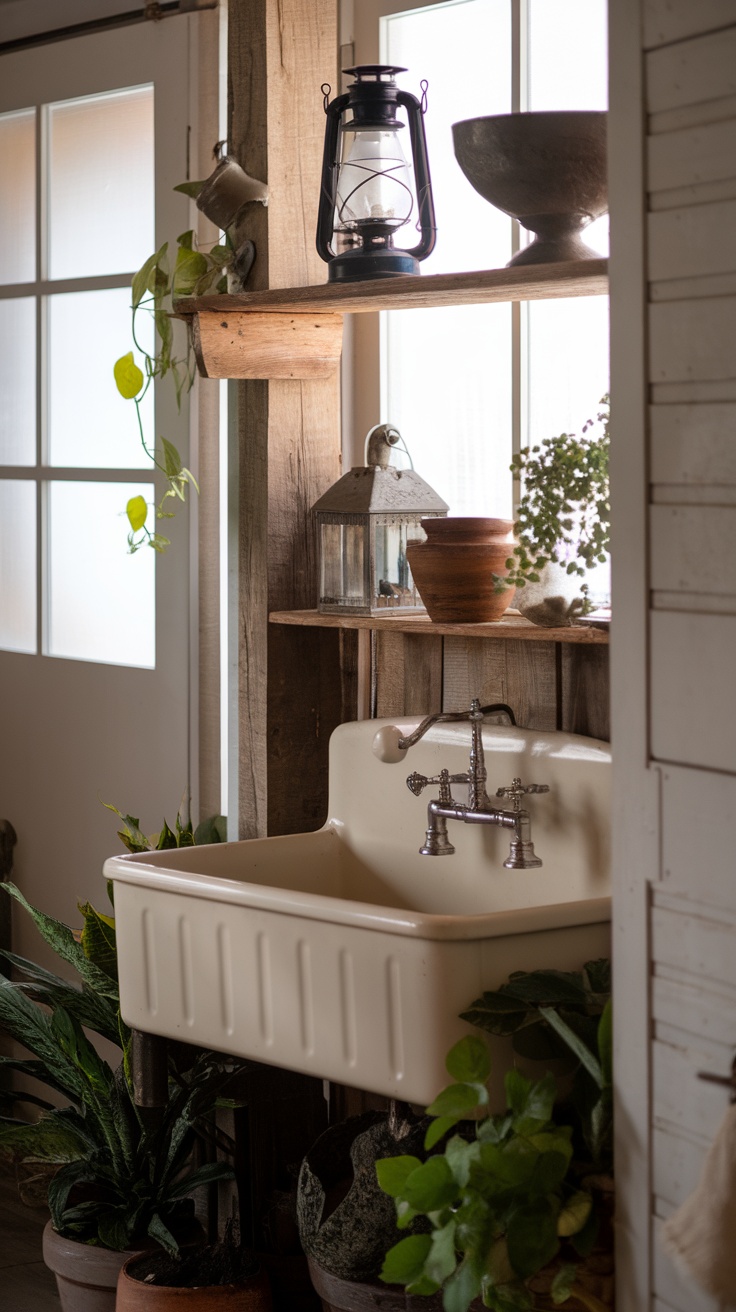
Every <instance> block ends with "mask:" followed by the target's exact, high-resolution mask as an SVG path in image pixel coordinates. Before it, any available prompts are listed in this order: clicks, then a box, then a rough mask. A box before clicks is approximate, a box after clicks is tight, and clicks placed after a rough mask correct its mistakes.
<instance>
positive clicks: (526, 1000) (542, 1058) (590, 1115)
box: [462, 958, 613, 1172]
mask: <svg viewBox="0 0 736 1312" xmlns="http://www.w3.org/2000/svg"><path fill="white" fill-rule="evenodd" d="M610 997H611V963H610V961H608V960H607V959H606V958H599V959H598V960H596V961H587V962H586V963H585V965H584V966H583V969H582V970H581V971H561V970H536V971H528V972H527V971H516V972H515V973H514V974H513V975H511V976H510V977H509V980H508V983H506V984H502V986H501V988H500V989H499V990H498V991H497V992H489V993H484V994H483V995H482V996H481V997H480V998H476V1000H475V1002H472V1003H471V1005H470V1007H469V1008H468V1010H467V1011H464V1012H463V1013H462V1019H463V1020H467V1021H469V1022H470V1024H471V1025H477V1026H478V1028H479V1029H483V1030H486V1031H487V1033H489V1034H497V1035H501V1036H509V1035H510V1036H511V1037H512V1040H513V1046H514V1049H515V1051H516V1052H517V1053H518V1054H519V1056H520V1057H525V1058H530V1059H532V1060H533V1061H539V1062H549V1061H551V1060H559V1059H571V1060H572V1063H573V1068H572V1072H571V1079H572V1088H571V1092H570V1095H569V1102H570V1104H571V1110H572V1112H573V1114H574V1116H575V1118H576V1121H577V1123H578V1125H579V1128H580V1131H581V1134H582V1139H583V1143H582V1145H581V1150H582V1151H584V1152H585V1153H586V1155H587V1156H588V1157H589V1159H590V1162H591V1164H592V1166H593V1168H594V1170H596V1171H603V1172H607V1171H610V1170H611V1165H612V1150H613V1085H612V1078H613V1073H612V1013H611V1002H610Z"/></svg>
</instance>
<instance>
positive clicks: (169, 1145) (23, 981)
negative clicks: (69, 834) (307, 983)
mask: <svg viewBox="0 0 736 1312" xmlns="http://www.w3.org/2000/svg"><path fill="white" fill-rule="evenodd" d="M3 887H4V888H5V889H6V890H7V892H8V893H9V894H10V895H11V896H12V897H14V898H15V899H16V900H17V901H18V902H19V903H20V904H21V905H22V906H23V907H24V908H25V909H26V911H27V912H28V913H29V915H30V916H31V917H32V918H33V920H34V922H35V924H36V926H37V928H38V929H39V931H40V933H41V935H42V937H43V938H44V939H45V940H46V942H47V943H49V944H50V946H51V947H52V948H53V949H54V951H55V952H56V953H57V955H58V956H59V958H60V959H61V960H62V961H63V962H64V963H65V964H66V965H68V966H72V967H73V968H74V970H75V971H76V972H77V975H78V976H79V979H80V981H81V986H79V985H76V984H74V983H71V982H69V981H68V980H66V979H63V978H61V977H60V976H58V975H56V974H54V973H52V972H51V971H48V970H46V969H45V968H43V967H41V966H38V965H36V964H34V963H33V962H32V961H29V960H27V959H26V958H24V957H19V956H17V955H16V954H14V953H11V952H4V953H3V956H4V958H5V960H6V961H7V962H8V964H9V965H10V966H11V967H13V968H14V971H15V974H16V977H17V978H15V979H11V978H9V977H8V976H7V975H5V974H0V1025H2V1026H3V1027H4V1028H5V1030H6V1032H7V1033H8V1034H9V1035H10V1036H11V1037H12V1038H13V1039H15V1040H16V1041H17V1042H18V1043H20V1044H21V1045H22V1046H23V1047H24V1048H26V1049H27V1051H28V1052H29V1053H30V1054H31V1056H30V1057H22V1058H16V1057H4V1058H0V1066H2V1067H5V1069H9V1070H15V1071H18V1072H20V1073H22V1074H23V1075H24V1076H30V1077H32V1078H33V1079H34V1080H35V1081H38V1082H39V1083H41V1084H45V1085H46V1086H47V1088H48V1089H50V1090H52V1091H53V1092H54V1093H55V1094H57V1095H59V1094H60V1095H61V1096H62V1097H63V1098H64V1099H66V1100H67V1103H66V1105H65V1106H62V1107H57V1106H54V1105H53V1104H52V1103H51V1102H49V1101H48V1100H47V1099H44V1098H42V1097H40V1096H38V1095H37V1094H31V1093H26V1094H21V1093H18V1094H12V1095H8V1096H9V1098H10V1099H11V1100H12V1101H16V1102H22V1101H25V1102H27V1103H29V1104H30V1105H31V1106H33V1107H36V1108H40V1110H41V1116H40V1119H39V1120H38V1121H36V1122H35V1123H34V1124H29V1123H28V1122H27V1121H24V1120H19V1119H16V1118H13V1117H10V1116H3V1117H0V1146H4V1147H6V1148H9V1149H11V1150H13V1151H14V1152H15V1153H17V1154H19V1155H20V1156H21V1157H23V1158H25V1159H28V1158H31V1159H33V1160H36V1161H42V1162H47V1163H53V1164H56V1165H57V1166H58V1170H57V1171H56V1174H55V1175H54V1177H53V1179H52V1181H51V1184H50V1186H49V1192H48V1202H49V1208H50V1211H51V1219H52V1222H53V1226H54V1229H55V1230H56V1231H58V1232H59V1234H60V1235H62V1236H66V1237H67V1238H69V1239H73V1240H77V1241H81V1243H82V1244H91V1245H99V1246H102V1247H103V1248H108V1249H114V1250H117V1251H121V1250H126V1249H130V1248H131V1247H139V1246H141V1245H142V1243H143V1242H144V1241H146V1240H151V1241H154V1242H155V1243H157V1244H159V1245H160V1246H161V1247H162V1248H164V1249H166V1250H167V1251H169V1252H172V1253H174V1252H176V1251H177V1250H178V1242H177V1229H178V1225H179V1223H180V1222H181V1221H182V1220H184V1219H185V1218H186V1217H187V1216H189V1215H191V1211H192V1209H191V1203H190V1202H188V1201H187V1200H188V1196H189V1195H190V1193H191V1191H192V1190H193V1189H195V1188H197V1187H198V1186H199V1185H203V1184H207V1183H209V1182H212V1181H216V1180H222V1179H229V1178H232V1174H233V1173H232V1170H231V1168H230V1167H229V1166H228V1165H227V1164H226V1163H224V1162H222V1161H216V1162H209V1163H206V1164H205V1165H203V1166H200V1167H198V1168H194V1167H192V1165H191V1163H190V1155H191V1149H192V1145H193V1140H194V1138H195V1136H197V1135H201V1136H204V1137H206V1138H209V1139H212V1137H213V1129H212V1125H211V1122H210V1117H211V1113H212V1112H213V1111H214V1108H215V1107H216V1106H217V1105H218V1102H219V1101H220V1100H221V1098H222V1095H223V1093H224V1090H225V1088H226V1085H227V1083H228V1080H229V1079H230V1077H231V1072H230V1071H229V1070H228V1069H227V1068H226V1065H225V1063H224V1061H223V1059H222V1058H220V1057H219V1056H218V1055H217V1054H215V1053H212V1052H208V1051H198V1052H196V1053H194V1054H193V1055H192V1053H191V1052H189V1053H188V1056H187V1058H186V1059H185V1060H183V1061H181V1062H179V1064H178V1065H174V1064H173V1063H171V1064H170V1079H169V1095H170V1096H169V1101H168V1104H167V1106H166V1107H165V1108H164V1109H163V1111H162V1113H161V1116H160V1118H159V1119H158V1120H157V1121H156V1122H155V1123H151V1122H150V1121H149V1120H147V1119H146V1118H144V1116H143V1115H142V1114H141V1112H140V1111H139V1110H138V1108H137V1107H136V1105H135V1103H134V1100H133V1092H132V1085H131V1079H130V1066H129V1048H130V1032H129V1031H128V1029H127V1027H126V1026H125V1025H124V1023H123V1021H122V1019H121V1017H120V1012H119V997H118V985H117V960H116V951H115V922H114V919H113V917H112V916H108V915H104V914H102V913H99V912H97V911H95V910H94V908H93V907H91V906H90V904H89V903H86V904H85V905H83V906H80V912H81V914H82V918H83V929H82V932H81V936H80V937H79V938H77V936H76V935H75V934H74V933H73V931H72V930H71V929H70V928H69V927H68V926H66V925H64V924H62V923H61V922H60V921H58V920H55V919H54V918H53V917H51V916H48V915H45V914H44V913H43V912H41V911H39V910H37V909H36V908H34V907H32V906H31V905H30V904H29V903H28V902H27V901H26V899H25V898H24V897H23V895H22V893H21V892H20V891H19V890H18V889H17V888H16V887H15V886H14V885H12V884H4V885H3ZM85 1031H92V1032H93V1033H94V1034H98V1035H100V1036H101V1037H103V1038H105V1039H107V1040H108V1041H109V1042H111V1043H114V1044H116V1045H117V1046H118V1047H119V1048H120V1049H122V1060H121V1062H120V1064H119V1065H118V1066H117V1068H116V1069H113V1068H112V1067H111V1066H110V1065H109V1064H108V1063H107V1062H106V1061H105V1060H103V1059H102V1058H101V1057H100V1056H99V1054H98V1053H97V1051H96V1049H95V1047H94V1046H93V1044H92V1043H91V1042H90V1040H89V1038H88V1037H87V1034H86V1033H85ZM218 1144H219V1145H220V1146H223V1136H221V1135H218ZM226 1146H229V1145H226Z"/></svg>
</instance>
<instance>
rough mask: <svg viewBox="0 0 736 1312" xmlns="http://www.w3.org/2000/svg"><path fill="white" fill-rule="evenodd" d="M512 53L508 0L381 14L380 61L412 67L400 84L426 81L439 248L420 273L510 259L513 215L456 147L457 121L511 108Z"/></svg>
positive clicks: (415, 86)
mask: <svg viewBox="0 0 736 1312" xmlns="http://www.w3.org/2000/svg"><path fill="white" fill-rule="evenodd" d="M453 53H454V54H455V58H454V59H453V58H452V55H453ZM510 54H511V7H510V5H509V3H508V0H463V3H461V4H457V3H454V2H453V3H450V4H439V5H433V6H432V7H431V8H429V9H418V10H413V11H409V12H408V13H403V14H395V15H393V16H392V17H389V18H383V19H381V59H382V61H383V62H385V63H389V64H399V65H402V66H404V67H406V68H407V69H408V70H409V71H408V73H405V74H403V75H399V77H398V78H397V81H398V82H399V85H400V86H403V87H405V88H406V90H407V91H411V92H413V94H414V95H420V90H419V83H420V82H421V80H422V79H423V78H426V79H427V81H428V82H429V90H428V108H427V113H426V114H425V116H424V127H425V131H426V133H427V152H428V155H429V167H430V172H431V176H432V192H433V195H434V203H435V210H436V213H437V245H436V246H435V249H434V252H433V253H432V255H430V257H429V259H427V260H424V261H423V263H422V266H421V267H422V271H423V272H426V273H447V272H450V271H455V272H459V271H462V270H468V269H493V268H496V267H498V266H499V265H503V264H506V262H507V260H509V259H510V258H511V220H510V219H509V218H507V217H506V215H505V214H501V212H500V210H497V209H494V208H493V206H492V205H489V204H488V201H485V200H483V198H482V197H481V196H479V195H478V193H477V191H475V190H474V189H473V187H471V185H470V183H469V182H468V180H467V178H466V177H465V175H464V173H462V171H461V169H460V166H459V164H458V163H457V160H456V159H455V154H454V151H453V145H452V124H453V123H457V122H459V121H460V120H461V119H465V118H476V117H478V116H480V115H486V114H508V113H509V112H510V110H511V59H510ZM453 70H454V71H453ZM405 135H406V136H408V132H407V133H406V134H405ZM406 149H407V152H408V150H409V147H408V144H407V147H406ZM411 244H412V245H413V244H414V242H413V241H412V243H411Z"/></svg>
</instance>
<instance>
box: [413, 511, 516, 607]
mask: <svg viewBox="0 0 736 1312" xmlns="http://www.w3.org/2000/svg"><path fill="white" fill-rule="evenodd" d="M422 528H423V529H424V531H425V533H426V534H427V541H426V542H412V543H411V544H410V545H409V546H408V547H407V549H406V557H407V560H408V561H409V565H410V568H411V572H412V576H413V579H414V582H415V583H416V585H417V589H418V591H419V595H420V597H421V598H422V601H423V602H424V604H425V606H426V607H427V613H428V615H429V618H430V619H432V620H437V621H444V622H446V623H447V622H449V623H461V624H472V623H476V624H477V623H483V622H485V621H489V620H498V619H500V618H501V616H502V615H503V613H504V611H505V610H507V609H508V607H509V606H510V605H511V602H512V600H513V596H514V589H513V588H507V589H506V590H505V591H504V592H501V593H498V592H496V591H495V589H494V582H493V575H494V574H497V575H499V576H501V577H504V576H505V575H506V574H507V573H508V570H507V568H506V561H507V560H508V558H509V554H510V551H511V548H512V546H513V541H514V539H513V536H512V529H513V522H512V520H510V519H483V518H465V517H459V518H447V519H423V520H422Z"/></svg>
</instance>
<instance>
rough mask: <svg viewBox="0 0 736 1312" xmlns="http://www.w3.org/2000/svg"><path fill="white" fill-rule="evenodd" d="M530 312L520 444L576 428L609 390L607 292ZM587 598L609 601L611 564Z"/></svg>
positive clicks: (592, 577) (592, 579)
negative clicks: (526, 390)
mask: <svg viewBox="0 0 736 1312" xmlns="http://www.w3.org/2000/svg"><path fill="white" fill-rule="evenodd" d="M528 314H529V408H528V417H529V424H528V432H527V436H526V438H525V439H523V444H524V445H533V444H534V443H535V442H540V441H542V439H543V438H545V437H553V436H554V435H555V434H556V433H564V432H568V433H578V434H579V433H580V431H581V429H582V427H583V424H584V423H585V422H586V420H587V419H594V418H595V416H596V415H597V413H598V402H599V400H600V398H601V397H602V396H603V395H604V393H606V392H607V391H608V387H609V374H608V297H607V296H591V297H584V298H582V297H581V298H579V299H578V298H576V299H571V300H562V301H532V302H530V303H529V307H528ZM585 581H586V582H587V583H588V586H589V588H590V595H591V599H592V600H593V601H594V602H595V603H596V604H597V605H605V604H608V601H609V595H610V568H609V566H608V565H602V566H600V567H599V568H596V569H595V570H591V571H590V572H589V573H588V575H587V577H586V580H585Z"/></svg>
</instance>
